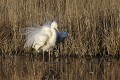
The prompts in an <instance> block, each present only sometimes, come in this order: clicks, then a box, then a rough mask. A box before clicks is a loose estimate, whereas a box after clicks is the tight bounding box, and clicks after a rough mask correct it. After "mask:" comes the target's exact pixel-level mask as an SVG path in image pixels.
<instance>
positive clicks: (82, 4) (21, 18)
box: [0, 0, 120, 55]
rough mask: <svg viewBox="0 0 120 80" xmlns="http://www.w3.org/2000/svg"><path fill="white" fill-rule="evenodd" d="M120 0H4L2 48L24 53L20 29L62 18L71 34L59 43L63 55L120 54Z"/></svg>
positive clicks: (0, 0)
mask: <svg viewBox="0 0 120 80" xmlns="http://www.w3.org/2000/svg"><path fill="white" fill-rule="evenodd" d="M119 4H120V1H119V0H0V49H1V52H2V53H12V52H13V51H14V52H16V53H17V52H18V51H19V52H20V51H22V50H24V49H23V45H24V40H23V38H22V35H21V32H20V30H21V29H22V28H24V27H29V26H31V25H32V23H36V24H40V25H42V24H44V23H45V22H46V21H50V20H54V19H56V18H59V20H60V22H59V23H58V24H59V29H60V31H68V32H69V37H68V39H67V40H66V41H65V43H64V44H60V45H59V49H58V50H57V51H56V53H60V54H69V55H71V54H79V55H84V54H89V55H91V54H98V53H103V54H104V53H107V54H119V53H120V5H119Z"/></svg>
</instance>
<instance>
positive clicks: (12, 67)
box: [0, 56, 120, 80]
mask: <svg viewBox="0 0 120 80" xmlns="http://www.w3.org/2000/svg"><path fill="white" fill-rule="evenodd" d="M0 80H120V61H119V60H118V59H112V58H99V59H98V58H92V59H90V58H56V59H52V58H51V61H50V62H48V61H46V62H43V61H41V58H31V57H30V56H11V57H9V56H7V57H0Z"/></svg>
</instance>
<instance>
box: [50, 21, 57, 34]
mask: <svg viewBox="0 0 120 80" xmlns="http://www.w3.org/2000/svg"><path fill="white" fill-rule="evenodd" d="M51 27H52V28H54V29H56V30H57V31H58V32H59V30H58V24H57V22H56V21H53V22H52V23H51Z"/></svg>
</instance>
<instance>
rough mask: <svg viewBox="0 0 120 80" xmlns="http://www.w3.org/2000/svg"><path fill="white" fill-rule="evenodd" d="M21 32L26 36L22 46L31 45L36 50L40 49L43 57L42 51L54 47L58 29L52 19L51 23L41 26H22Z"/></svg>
mask: <svg viewBox="0 0 120 80" xmlns="http://www.w3.org/2000/svg"><path fill="white" fill-rule="evenodd" d="M22 32H23V34H24V35H25V37H26V38H25V40H26V42H25V44H24V48H26V47H32V48H33V49H35V50H36V51H37V52H39V51H40V50H42V51H43V58H44V52H45V51H47V52H49V51H50V50H52V49H53V48H54V47H55V45H56V40H57V32H59V31H58V24H57V22H56V21H53V22H52V23H51V24H50V23H47V24H44V25H43V26H37V27H28V28H24V29H23V30H22ZM49 58H50V53H49Z"/></svg>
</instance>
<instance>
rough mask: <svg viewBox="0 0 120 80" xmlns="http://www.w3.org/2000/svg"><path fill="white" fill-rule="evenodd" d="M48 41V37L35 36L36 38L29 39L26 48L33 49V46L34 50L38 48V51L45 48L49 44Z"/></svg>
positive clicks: (42, 35)
mask: <svg viewBox="0 0 120 80" xmlns="http://www.w3.org/2000/svg"><path fill="white" fill-rule="evenodd" d="M48 39H49V36H48V35H45V34H35V35H34V36H32V37H30V38H29V39H27V41H26V43H25V45H24V47H31V46H32V47H33V48H35V49H36V46H37V49H36V50H38V49H39V48H40V47H42V46H44V45H45V44H46V43H47V41H48Z"/></svg>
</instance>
